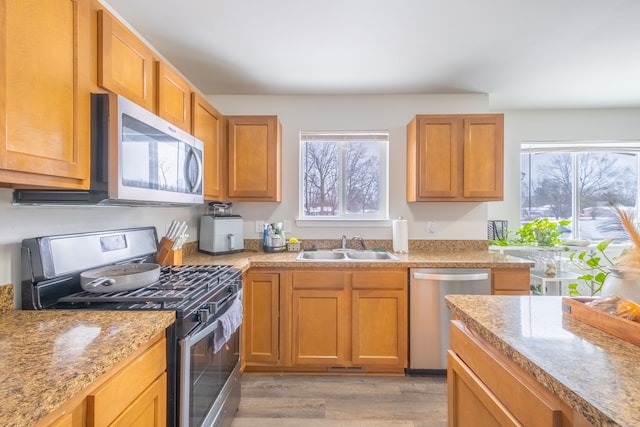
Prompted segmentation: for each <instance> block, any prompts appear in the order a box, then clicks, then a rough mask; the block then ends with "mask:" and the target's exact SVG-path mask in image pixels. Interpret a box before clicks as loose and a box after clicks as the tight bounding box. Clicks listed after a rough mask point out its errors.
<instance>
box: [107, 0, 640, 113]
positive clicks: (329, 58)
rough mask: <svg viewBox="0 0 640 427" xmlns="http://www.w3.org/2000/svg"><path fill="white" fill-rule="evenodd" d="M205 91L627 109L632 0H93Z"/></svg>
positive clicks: (635, 7)
mask: <svg viewBox="0 0 640 427" xmlns="http://www.w3.org/2000/svg"><path fill="white" fill-rule="evenodd" d="M104 1H106V2H107V3H108V5H110V6H111V7H112V8H113V9H115V11H116V12H117V13H118V14H119V15H120V16H121V17H122V18H124V19H125V20H126V21H128V22H129V24H130V25H131V26H132V27H133V28H135V29H136V30H137V31H138V32H139V33H140V34H141V35H142V36H143V37H144V38H145V39H147V40H148V41H149V42H150V43H151V44H152V45H153V46H154V47H155V48H156V50H157V51H158V52H160V53H161V54H162V55H163V56H164V57H165V58H166V59H168V60H169V61H170V62H171V63H172V64H173V65H175V66H176V67H177V68H178V69H179V70H180V71H181V72H182V74H184V75H185V76H186V77H187V78H188V79H189V80H190V81H191V82H192V83H193V84H194V85H195V86H197V87H198V88H199V89H200V90H201V91H202V92H203V93H205V94H206V95H216V94H226V95H229V94H269V95H276V94H278V95H292V94H305V95H307V94H429V93H487V94H489V100H490V106H491V108H492V109H513V108H517V109H520V108H601V107H603V108H609V107H640V1H638V0H535V1H533V0H530V1H525V0H272V1H265V0H135V1H131V0H104Z"/></svg>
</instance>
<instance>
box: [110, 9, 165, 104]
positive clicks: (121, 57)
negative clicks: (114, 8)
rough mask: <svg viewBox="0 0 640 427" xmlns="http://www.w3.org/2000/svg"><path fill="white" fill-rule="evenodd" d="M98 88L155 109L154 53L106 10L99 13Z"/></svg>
mask: <svg viewBox="0 0 640 427" xmlns="http://www.w3.org/2000/svg"><path fill="white" fill-rule="evenodd" d="M98 85H99V86H101V87H103V88H105V89H107V90H110V91H111V92H114V93H117V94H120V95H122V96H124V97H125V98H127V99H129V100H130V101H132V102H135V103H136V104H138V105H140V106H142V107H144V108H146V109H147V110H149V111H153V109H154V85H153V52H152V51H151V49H150V48H149V47H148V46H147V45H146V44H145V43H144V42H143V41H142V40H140V39H139V38H138V37H137V36H136V35H135V34H134V33H133V32H131V30H129V29H128V28H127V27H125V26H124V25H123V24H122V23H121V22H120V21H118V20H117V19H116V18H114V17H113V16H111V15H110V14H109V13H108V12H107V11H104V10H100V11H98Z"/></svg>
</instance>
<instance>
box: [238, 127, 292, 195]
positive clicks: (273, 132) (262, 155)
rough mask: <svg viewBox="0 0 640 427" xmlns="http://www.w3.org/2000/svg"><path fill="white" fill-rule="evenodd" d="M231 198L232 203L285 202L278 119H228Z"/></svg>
mask: <svg viewBox="0 0 640 427" xmlns="http://www.w3.org/2000/svg"><path fill="white" fill-rule="evenodd" d="M226 120H227V150H228V156H229V173H228V179H229V186H228V196H229V199H231V200H247V201H263V202H279V201H280V200H281V187H282V185H281V176H282V170H281V162H282V152H281V126H280V122H279V121H278V118H277V117H276V116H228V117H226Z"/></svg>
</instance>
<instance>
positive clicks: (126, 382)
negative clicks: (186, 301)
mask: <svg viewBox="0 0 640 427" xmlns="http://www.w3.org/2000/svg"><path fill="white" fill-rule="evenodd" d="M166 353H167V342H166V339H165V337H164V334H162V335H160V336H158V337H156V339H155V340H153V341H152V342H151V343H150V345H149V346H147V347H145V348H144V349H142V350H140V351H139V352H138V353H136V355H134V356H132V357H131V358H129V359H128V360H127V361H126V362H124V364H123V365H121V366H120V367H119V368H116V369H115V370H114V371H115V372H110V373H107V374H105V375H104V376H102V377H100V378H99V379H98V380H96V382H95V383H94V384H93V385H91V386H90V387H89V388H88V389H87V390H85V391H84V392H83V393H82V394H80V395H78V396H75V397H74V398H73V399H71V400H70V401H69V402H68V403H67V404H65V405H63V407H61V408H60V409H59V410H57V411H56V414H59V413H60V414H64V415H59V416H57V418H56V414H52V415H51V417H50V418H47V419H44V420H42V422H41V423H39V424H38V426H45V425H48V426H55V427H81V426H89V427H98V426H107V425H108V426H122V427H124V426H127V427H129V426H149V427H164V426H166V425H167V373H166V369H167V368H166V367H167V359H166ZM49 419H53V420H54V421H53V422H51V421H49Z"/></svg>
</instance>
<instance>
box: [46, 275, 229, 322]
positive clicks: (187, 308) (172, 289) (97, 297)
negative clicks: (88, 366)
mask: <svg viewBox="0 0 640 427" xmlns="http://www.w3.org/2000/svg"><path fill="white" fill-rule="evenodd" d="M239 277H240V270H238V269H236V268H234V267H232V266H230V265H185V266H163V267H162V268H161V273H160V279H159V280H158V281H157V282H154V283H152V284H150V285H148V286H146V287H144V288H140V289H136V290H133V291H123V292H104V293H95V292H87V291H82V292H77V293H74V294H71V295H67V296H63V297H61V298H59V299H58V302H59V303H60V304H61V306H60V305H59V306H58V308H74V305H75V307H77V308H83V307H86V308H91V307H93V308H105V309H112V310H174V311H176V316H177V317H181V316H185V315H188V314H190V313H191V312H193V311H194V310H197V309H199V308H200V307H201V306H202V304H203V303H207V304H210V305H214V306H213V307H212V309H211V310H210V311H211V312H212V314H215V311H216V307H215V304H222V303H223V302H224V301H226V300H227V299H228V298H229V297H230V296H232V295H234V294H236V293H237V292H238V284H237V279H238V278H239ZM68 304H72V305H71V306H69V305H68Z"/></svg>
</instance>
